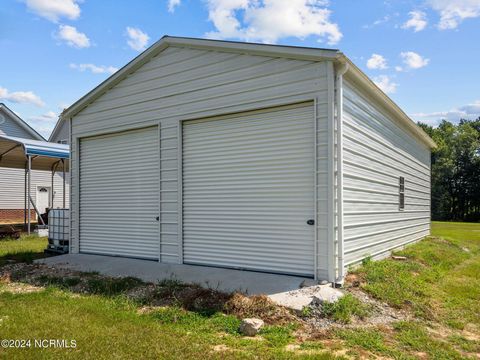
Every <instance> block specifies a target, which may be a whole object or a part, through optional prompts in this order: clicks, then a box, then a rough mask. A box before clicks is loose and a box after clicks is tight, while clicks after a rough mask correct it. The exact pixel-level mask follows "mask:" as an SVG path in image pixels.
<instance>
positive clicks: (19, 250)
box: [0, 235, 47, 266]
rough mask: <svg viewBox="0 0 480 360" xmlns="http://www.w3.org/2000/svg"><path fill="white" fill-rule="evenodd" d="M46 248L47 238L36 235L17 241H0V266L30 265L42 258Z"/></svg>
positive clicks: (23, 237)
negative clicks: (9, 263)
mask: <svg viewBox="0 0 480 360" xmlns="http://www.w3.org/2000/svg"><path fill="white" fill-rule="evenodd" d="M46 247H47V238H46V237H38V236H36V235H30V236H27V235H24V236H22V237H21V238H20V239H19V240H15V239H8V238H7V239H0V266H1V265H4V264H6V263H8V261H9V260H11V261H15V262H26V263H31V262H32V261H33V260H35V259H39V258H42V257H44V253H43V251H44V250H45V249H46Z"/></svg>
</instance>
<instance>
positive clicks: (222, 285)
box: [35, 254, 341, 311]
mask: <svg viewBox="0 0 480 360" xmlns="http://www.w3.org/2000/svg"><path fill="white" fill-rule="evenodd" d="M35 262H36V263H43V264H46V265H49V266H54V267H59V268H67V269H70V270H77V271H84V272H87V271H97V272H99V273H100V274H103V275H108V276H114V277H123V276H133V277H136V278H139V279H141V280H143V281H145V282H153V283H155V282H158V281H160V280H164V279H175V280H179V281H181V282H184V283H190V284H198V285H201V286H203V287H209V288H213V289H216V290H219V291H224V292H232V291H239V292H242V293H245V294H248V295H260V294H265V295H267V296H269V297H270V299H272V300H273V301H274V302H275V303H277V304H278V305H282V306H286V307H289V308H292V309H294V310H297V311H300V310H302V308H303V307H304V306H307V305H308V304H310V303H311V302H312V300H313V299H314V297H317V298H321V299H327V301H331V300H333V301H335V300H336V298H338V297H340V296H341V295H338V294H339V293H340V294H341V292H340V291H339V290H337V289H333V288H331V286H330V285H314V284H315V283H314V281H313V280H311V279H305V278H303V277H299V276H290V275H278V274H268V273H262V272H255V271H245V270H235V269H224V268H217V267H210V266H198V265H186V264H164V263H159V262H156V261H148V260H140V259H130V258H122V257H113V256H101V255H88V254H67V255H60V256H54V257H49V258H45V259H40V260H36V261H35ZM302 283H304V284H305V283H308V284H310V285H314V286H308V287H303V288H302V289H300V286H301V285H302ZM332 292H333V293H332Z"/></svg>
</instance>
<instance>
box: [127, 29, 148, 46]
mask: <svg viewBox="0 0 480 360" xmlns="http://www.w3.org/2000/svg"><path fill="white" fill-rule="evenodd" d="M127 37H128V40H127V44H128V45H129V46H130V47H131V48H132V49H133V50H136V51H143V50H145V48H146V47H147V44H148V40H150V37H149V36H148V35H147V34H146V33H144V32H143V31H142V30H140V29H139V28H133V27H129V26H128V27H127Z"/></svg>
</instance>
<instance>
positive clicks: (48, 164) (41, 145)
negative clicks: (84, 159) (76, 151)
mask: <svg viewBox="0 0 480 360" xmlns="http://www.w3.org/2000/svg"><path fill="white" fill-rule="evenodd" d="M28 156H31V157H32V170H51V169H52V166H53V165H54V163H56V162H58V161H59V160H62V159H63V160H64V161H65V160H67V163H68V159H69V157H70V147H69V146H68V145H64V144H56V143H51V142H47V141H39V140H31V139H23V138H18V137H13V136H6V135H0V167H8V168H19V169H24V168H25V163H26V161H27V158H28Z"/></svg>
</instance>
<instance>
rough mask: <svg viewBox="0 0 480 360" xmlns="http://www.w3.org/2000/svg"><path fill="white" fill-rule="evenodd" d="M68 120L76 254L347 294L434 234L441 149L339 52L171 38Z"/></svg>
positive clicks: (82, 102) (99, 90)
mask: <svg viewBox="0 0 480 360" xmlns="http://www.w3.org/2000/svg"><path fill="white" fill-rule="evenodd" d="M63 117H64V121H67V122H69V125H70V133H71V134H70V143H71V144H72V146H71V149H72V159H71V170H72V171H71V176H72V179H71V181H72V182H71V183H72V186H71V193H72V196H71V207H70V208H71V210H72V216H71V219H72V220H71V222H72V223H71V231H72V233H71V240H72V241H71V252H72V253H78V252H81V253H93V254H104V255H116V256H127V257H137V258H145V259H151V260H156V261H160V262H164V263H189V264H199V265H209V266H219V267H233V268H240V269H249V270H258V271H266V272H275V273H286V274H296V275H304V276H310V277H315V278H317V279H327V280H329V281H339V282H341V280H342V278H343V273H344V269H345V267H346V266H348V265H350V264H353V263H355V262H358V261H360V260H361V259H362V258H364V257H365V256H374V257H377V256H384V255H385V254H387V253H388V251H389V250H391V249H393V248H396V247H399V246H402V245H404V244H407V243H409V242H412V241H415V240H418V239H420V238H422V237H424V236H425V235H428V234H429V232H430V148H431V147H433V146H435V144H434V143H433V141H432V140H431V139H430V138H429V137H428V136H427V135H426V134H425V133H424V132H423V131H422V130H421V129H420V128H418V127H417V126H416V125H415V124H414V123H413V122H412V121H411V120H410V119H409V118H408V117H407V116H406V115H405V113H404V112H402V110H401V109H400V108H399V107H398V106H396V105H395V104H394V103H393V102H392V101H391V100H390V99H389V98H388V97H387V96H386V95H385V94H384V93H383V92H381V91H380V90H379V89H378V88H377V87H376V86H375V85H374V84H373V83H372V81H370V80H369V79H368V78H367V77H366V75H364V74H363V73H362V72H361V71H360V70H359V69H358V68H357V67H356V66H355V65H353V64H352V63H351V61H350V60H349V59H348V58H347V57H345V56H344V55H343V54H342V53H341V52H339V51H337V50H325V49H315V48H300V47H288V46H272V45H263V44H249V43H236V42H225V41H213V40H202V39H189V38H177V37H164V38H162V39H161V40H160V41H159V42H157V43H156V44H154V45H153V46H152V47H150V48H149V49H148V50H146V51H145V52H144V53H142V54H141V55H140V56H138V57H137V58H135V59H134V60H133V61H132V62H130V63H129V64H127V65H126V66H125V67H124V68H122V69H121V70H119V71H118V72H117V73H115V74H114V75H113V76H111V77H110V78H109V79H107V80H106V81H105V82H104V83H102V84H100V85H99V86H98V87H97V88H95V89H94V90H92V91H91V92H90V93H88V94H87V95H85V96H84V97H83V98H82V99H80V100H79V101H78V102H76V103H75V104H73V105H72V106H71V107H70V108H69V109H67V111H65V112H64V114H63ZM337 144H339V146H337Z"/></svg>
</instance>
